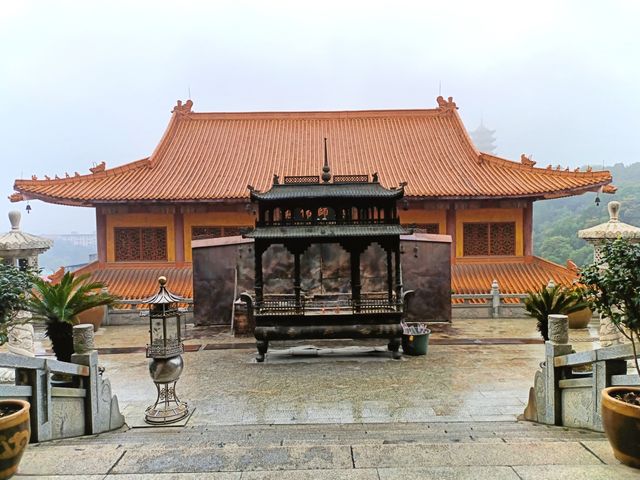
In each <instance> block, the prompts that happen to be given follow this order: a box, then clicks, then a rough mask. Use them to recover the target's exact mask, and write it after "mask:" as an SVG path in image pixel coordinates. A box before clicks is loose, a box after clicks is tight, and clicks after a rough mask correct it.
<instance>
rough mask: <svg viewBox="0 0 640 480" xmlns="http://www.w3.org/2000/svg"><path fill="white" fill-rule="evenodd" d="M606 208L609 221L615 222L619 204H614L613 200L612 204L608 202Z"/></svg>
mask: <svg viewBox="0 0 640 480" xmlns="http://www.w3.org/2000/svg"><path fill="white" fill-rule="evenodd" d="M607 208H608V209H609V221H610V222H617V221H618V216H619V214H620V202H616V201H615V200H614V201H613V202H609V204H608V205H607Z"/></svg>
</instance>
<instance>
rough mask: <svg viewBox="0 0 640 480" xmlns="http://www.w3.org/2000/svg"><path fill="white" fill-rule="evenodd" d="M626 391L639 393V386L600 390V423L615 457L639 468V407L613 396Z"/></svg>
mask: <svg viewBox="0 0 640 480" xmlns="http://www.w3.org/2000/svg"><path fill="white" fill-rule="evenodd" d="M627 392H638V393H640V388H637V387H609V388H605V389H604V390H602V424H603V426H604V432H605V433H606V434H607V438H608V439H609V443H610V444H611V447H612V448H613V454H614V455H615V457H616V458H617V459H618V460H620V461H621V462H622V463H624V464H625V465H629V466H630V467H635V468H640V435H639V434H638V432H640V407H638V406H636V405H631V404H630V403H627V402H623V401H622V400H618V399H616V398H614V395H616V394H624V393H627Z"/></svg>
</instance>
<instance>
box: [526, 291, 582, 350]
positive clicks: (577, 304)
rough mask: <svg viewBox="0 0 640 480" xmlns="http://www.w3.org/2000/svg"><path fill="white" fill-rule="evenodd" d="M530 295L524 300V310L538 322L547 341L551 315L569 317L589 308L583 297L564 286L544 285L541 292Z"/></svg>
mask: <svg viewBox="0 0 640 480" xmlns="http://www.w3.org/2000/svg"><path fill="white" fill-rule="evenodd" d="M528 295H529V296H528V297H527V298H526V299H525V300H524V308H525V310H526V311H527V313H528V314H529V315H530V316H531V317H533V318H535V319H536V320H537V321H538V323H537V325H536V326H537V328H538V331H539V332H540V335H542V338H544V339H545V341H546V340H549V324H548V317H549V315H551V314H558V313H559V314H562V315H568V314H570V313H573V312H577V311H579V310H583V309H584V308H587V307H588V306H589V303H588V302H587V301H585V300H584V299H583V298H582V295H579V294H577V293H576V291H575V290H573V289H570V288H567V287H565V286H563V285H554V286H544V285H542V286H541V287H540V289H539V290H537V291H534V292H528Z"/></svg>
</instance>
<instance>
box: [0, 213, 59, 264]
mask: <svg viewBox="0 0 640 480" xmlns="http://www.w3.org/2000/svg"><path fill="white" fill-rule="evenodd" d="M20 218H21V215H20V212H18V211H15V210H14V211H12V212H9V221H10V222H11V231H9V232H7V233H4V234H2V235H0V258H1V259H2V263H5V264H7V265H14V266H17V267H20V268H22V269H26V268H29V267H33V268H38V255H40V254H41V253H44V252H46V251H47V250H49V249H50V248H51V246H52V245H53V241H52V240H49V239H48V238H43V237H38V236H36V235H31V234H30V233H26V232H23V231H22V230H20Z"/></svg>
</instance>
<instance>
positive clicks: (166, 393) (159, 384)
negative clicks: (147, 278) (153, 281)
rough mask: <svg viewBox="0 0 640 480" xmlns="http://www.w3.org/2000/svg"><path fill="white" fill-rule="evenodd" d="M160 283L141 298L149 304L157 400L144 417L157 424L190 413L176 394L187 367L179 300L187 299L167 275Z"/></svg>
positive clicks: (151, 370) (150, 348)
mask: <svg viewBox="0 0 640 480" xmlns="http://www.w3.org/2000/svg"><path fill="white" fill-rule="evenodd" d="M158 283H159V284H160V290H159V291H158V293H157V294H156V295H154V296H153V297H150V298H147V299H145V300H143V301H142V303H146V304H149V312H148V314H149V344H148V345H147V358H150V359H151V361H150V362H149V374H150V375H151V379H152V380H153V382H154V383H155V385H156V391H157V397H156V402H155V403H154V404H153V405H151V406H149V407H147V409H146V410H145V415H144V419H145V422H147V423H150V424H154V425H156V424H169V423H174V422H178V421H180V420H182V419H183V418H185V417H186V416H187V415H188V414H189V408H188V406H187V403H186V402H181V401H180V399H179V398H178V395H177V394H176V383H177V382H178V380H179V378H180V374H181V373H182V369H183V367H184V363H183V361H182V353H183V352H184V346H183V344H182V337H181V334H180V312H179V310H178V304H179V303H181V302H184V301H185V299H184V298H182V297H180V296H178V295H174V294H173V293H171V292H170V291H169V290H167V288H166V286H165V285H166V283H167V279H166V278H165V277H160V278H158Z"/></svg>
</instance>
